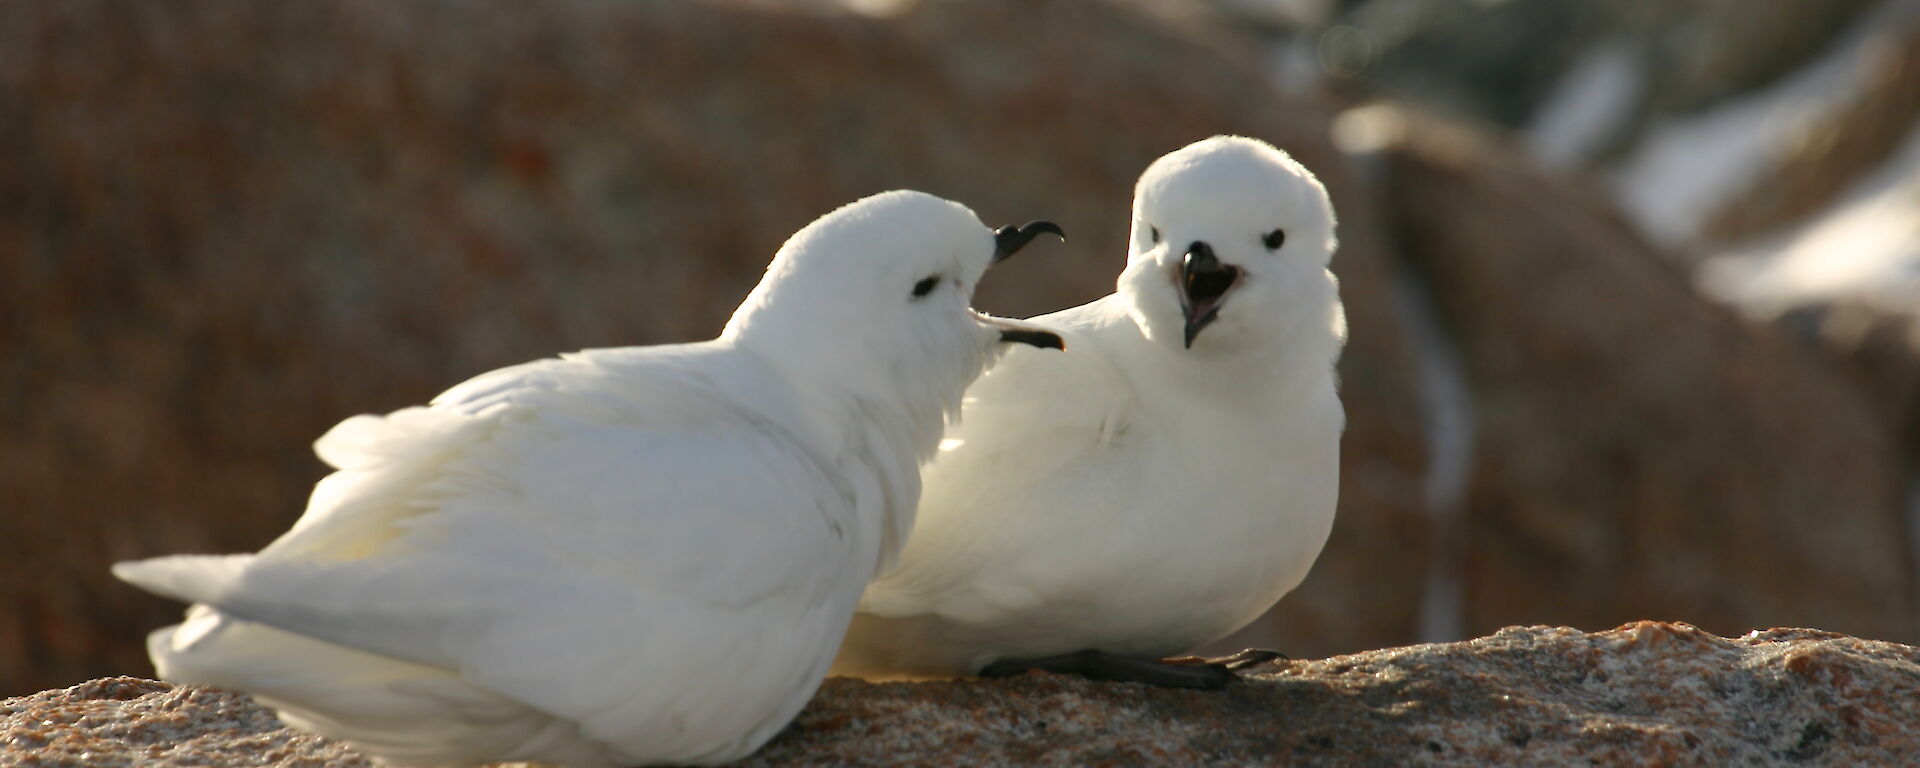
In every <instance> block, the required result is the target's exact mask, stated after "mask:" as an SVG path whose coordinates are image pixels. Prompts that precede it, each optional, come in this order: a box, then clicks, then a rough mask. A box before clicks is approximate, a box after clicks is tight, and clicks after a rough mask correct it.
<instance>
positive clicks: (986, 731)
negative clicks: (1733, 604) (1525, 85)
mask: <svg viewBox="0 0 1920 768" xmlns="http://www.w3.org/2000/svg"><path fill="white" fill-rule="evenodd" d="M1915 761H1920V648H1914V647H1911V646H1905V645H1897V644H1894V643H1884V642H1876V641H1871V640H1860V639H1856V638H1853V637H1848V636H1845V635H1838V634H1834V633H1829V632H1821V631H1816V630H1806V629H1773V630H1766V631H1763V632H1755V633H1750V634H1748V635H1746V636H1743V637H1739V638H1732V639H1729V638H1723V637H1718V636H1715V635H1711V634H1708V633H1706V632H1702V631H1700V630H1698V629H1695V628H1693V627H1691V626H1688V625H1685V624H1668V623H1658V622H1637V623H1634V624H1628V625H1625V626H1622V627H1619V628H1617V629H1614V630H1610V631H1606V632H1593V633H1583V632H1579V631H1577V630H1573V629H1569V628H1565V627H1509V628H1506V629H1503V630H1501V631H1499V632H1497V633H1495V634H1493V635H1490V636H1487V637H1481V638H1478V639H1475V640H1470V641H1465V642H1458V643H1444V644H1434V645H1417V646H1408V647H1401V648H1389V649H1385V650H1379V651H1369V652H1365V653H1357V654H1351V655H1346V656H1335V657H1331V658H1325V659H1316V660H1311V661H1306V660H1303V661H1280V662H1276V663H1273V664H1270V665H1268V666H1265V667H1260V668H1256V669H1255V670H1253V671H1252V672H1251V674H1249V675H1248V678H1247V679H1246V681H1244V682H1243V683H1241V684H1238V685H1234V686H1231V687H1229V688H1228V689H1226V690H1225V691H1220V692H1196V691H1174V690H1165V689H1153V688H1147V687H1144V686H1140V685H1134V684H1107V683H1092V682H1087V681H1083V680H1079V679H1077V678H1066V677H1058V676H1053V675H1046V674H1042V673H1031V674H1029V675H1026V676H1023V677H1018V678H1012V679H1006V680H997V681H982V680H956V681H948V682H928V683H884V684H874V683H867V682H862V681H858V680H846V679H833V680H829V681H827V684H826V685H825V686H824V687H823V688H822V689H821V692H820V695H819V696H818V697H817V698H816V699H815V700H814V701H813V703H812V704H810V705H809V706H808V707H807V709H806V710H805V711H803V712H802V713H801V714H800V717H799V719H798V720H797V721H796V723H795V725H794V726H793V727H792V728H790V729H788V731H786V732H785V733H783V734H782V735H781V736H779V737H778V738H776V739H775V740H774V741H773V742H772V743H771V744H769V745H768V746H767V747H766V748H765V749H764V750H763V751H762V752H761V753H759V754H758V755H755V756H753V757H751V758H749V759H748V760H746V761H744V762H743V763H741V765H750V766H767V767H769V768H771V767H773V766H868V765H871V766H883V765H906V764H910V765H924V766H949V765H951V766H961V765H967V766H974V765H1010V766H1011V765H1085V766H1099V765H1112V766H1123V765H1124V766H1135V765H1168V766H1173V765H1180V766H1194V765H1218V766H1238V765H1273V764H1286V765H1342V766H1382V767H1385V766H1405V765H1424V766H1509V765H1511V766H1518V765H1527V766H1594V765H1600V766H1614V765H1622V766H1624V765H1634V766H1644V765H1669V766H1684V765H1699V766H1720V765H1749V766H1796V765H1911V764H1914V763H1915ZM0 763H6V764H8V765H18V766H35V767H45V768H53V767H55V766H60V767H63V768H64V767H65V766H73V767H75V768H79V767H80V766H86V768H120V767H121V766H133V765H140V766H151V767H152V768H162V767H167V766H216V767H218V766H285V767H287V768H292V767H293V766H302V767H311V768H321V767H323V766H324V767H326V768H361V767H362V766H367V765H368V763H367V762H366V761H365V760H364V759H362V758H361V757H359V756H358V755H355V754H354V753H352V752H349V751H347V750H345V749H344V748H342V747H341V746H339V745H337V744H334V743H331V742H328V741H327V740H325V739H321V738H319V737H315V736H310V735H306V734H302V733H298V732H295V731H291V730H289V729H285V728H282V727H279V726H278V725H277V722H276V721H275V720H274V718H273V715H272V713H271V712H269V711H267V710H264V709H261V708H260V707H258V706H256V705H254V704H253V703H252V702H251V700H250V699H248V698H246V697H244V696H240V695H237V694H231V693H226V692H221V691H216V690H211V689H203V688H191V687H174V686H170V685H168V684H165V683H157V682H152V681H146V680H138V679H134V678H114V679H106V680H95V681H93V682H89V683H86V684H83V685H79V686H75V687H72V688H68V689H65V690H55V691H47V692H44V693H40V694H37V695H34V696H27V697H22V698H14V699H7V700H5V701H0Z"/></svg>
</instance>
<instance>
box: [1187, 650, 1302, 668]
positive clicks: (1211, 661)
mask: <svg viewBox="0 0 1920 768" xmlns="http://www.w3.org/2000/svg"><path fill="white" fill-rule="evenodd" d="M1292 660H1293V658H1292V657H1290V656H1288V655H1286V654H1284V653H1281V652H1279V651H1276V650H1273V649H1272V648H1248V649H1246V650H1244V651H1241V652H1239V653H1233V654H1228V655H1226V656H1210V657H1202V656H1180V657H1177V658H1171V659H1162V660H1161V661H1162V662H1164V663H1167V664H1183V665H1188V666H1204V667H1220V668H1221V669H1227V670H1232V671H1234V672H1238V671H1240V670H1243V669H1249V668H1252V667H1257V666H1260V665H1262V664H1271V663H1273V662H1276V661H1292Z"/></svg>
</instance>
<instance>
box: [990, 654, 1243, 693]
mask: <svg viewBox="0 0 1920 768" xmlns="http://www.w3.org/2000/svg"><path fill="white" fill-rule="evenodd" d="M1036 669H1037V670H1040V671H1043V672H1052V673H1054V674H1059V675H1078V676H1080V677H1084V678H1087V679H1089V680H1098V681H1100V682H1107V683H1146V684H1148V685H1155V686H1159V687H1162V688H1190V689H1197V690H1203V691H1212V690H1219V689H1221V688H1224V687H1226V686H1227V685H1228V684H1229V683H1232V682H1234V681H1236V680H1239V679H1240V676H1239V675H1236V674H1234V673H1233V670H1231V669H1228V668H1227V667H1225V666H1223V665H1214V664H1180V663H1168V662H1164V661H1161V660H1159V659H1134V658H1128V657H1125V656H1115V655H1113V654H1110V653H1103V652H1100V651H1091V650H1089V651H1079V652H1076V653H1066V654H1061V655H1059V656H1048V657H1046V658H1041V659H1028V660H1021V661H1012V660H1001V661H996V662H994V663H992V664H988V665H987V666H986V667H985V668H982V669H981V670H980V672H979V675H980V676H981V677H987V678H994V677H1012V676H1014V675H1019V674H1023V673H1026V672H1031V671H1033V670H1036Z"/></svg>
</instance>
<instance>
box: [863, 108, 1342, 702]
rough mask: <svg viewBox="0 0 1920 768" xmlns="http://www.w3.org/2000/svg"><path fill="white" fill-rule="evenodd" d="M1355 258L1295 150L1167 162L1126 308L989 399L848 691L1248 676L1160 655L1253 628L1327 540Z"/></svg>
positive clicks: (966, 429)
mask: <svg viewBox="0 0 1920 768" xmlns="http://www.w3.org/2000/svg"><path fill="white" fill-rule="evenodd" d="M1334 247H1335V237H1334V214H1333V207H1332V203H1331V202H1330V201H1329V200H1328V198H1327V194H1326V190H1325V189H1324V188H1322V187H1321V185H1320V183H1319V181H1317V180H1316V179H1315V178H1314V176H1313V174H1312V173H1311V172H1309V171H1308V170H1307V169H1306V168H1305V167H1302V166H1301V165H1300V164H1299V163H1298V162H1296V161H1294V160H1293V159H1292V158H1291V157H1289V156H1288V155H1287V154H1286V153H1284V152H1282V151H1280V150H1279V149H1276V148H1274V147H1272V146H1271V145H1268V144H1266V143H1264V142H1260V141H1257V140H1253V139H1247V138H1238V137H1214V138H1211V139H1207V140H1205V141H1201V142H1198V143H1195V144H1192V145H1189V146H1187V147H1185V148H1182V149H1180V150H1177V151H1175V152H1172V153H1170V154H1168V155H1166V156H1164V157H1162V158H1160V159H1159V160H1157V161H1155V162H1154V163H1153V164H1152V165H1151V166H1149V167H1148V168H1147V170H1146V171H1145V173H1144V174H1142V176H1141V177H1140V181H1139V184H1138V186H1137V187H1136V189H1135V199H1134V208H1133V236H1132V240H1131V247H1130V249H1129V254H1128V260H1127V267H1126V270H1125V271H1124V272H1122V273H1121V275H1120V277H1119V280H1118V290H1117V292H1115V293H1114V294H1112V295H1109V296H1106V297H1104V298H1101V299H1099V300H1096V301H1094V302H1092V303H1089V304H1085V305H1082V306H1079V307H1074V308H1072V309H1067V310H1064V311H1061V312H1057V313H1054V314H1050V315H1044V316H1041V317H1037V318H1034V321H1035V322H1038V323H1041V324H1044V325H1047V326H1049V327H1051V328H1054V329H1055V330H1058V331H1060V332H1061V335H1062V336H1063V337H1064V338H1065V339H1066V343H1067V346H1068V349H1070V350H1071V351H1070V352H1068V353H1067V354H1063V355H1054V356H1051V357H1049V358H1047V359H1042V358H1041V357H1039V356H1036V355H1032V354H1024V353H1025V350H1015V351H1014V352H1012V353H1011V354H1009V355H1008V356H1007V357H1006V358H1005V359H1003V360H1002V361H1001V362H1000V363H999V364H998V365H996V366H995V367H994V369H993V370H992V371H990V372H988V373H987V374H986V375H985V376H983V377H982V378H981V379H980V380H979V381H978V382H976V383H975V384H974V386H973V387H972V388H971V389H970V390H969V391H968V392H967V397H966V400H965V404H964V406H963V410H962V417H961V418H960V420H959V421H957V422H956V423H955V424H953V425H952V426H951V427H949V429H948V431H947V433H946V436H945V440H944V441H943V443H942V447H941V452H940V453H939V455H938V456H937V457H936V458H935V459H934V460H933V461H932V462H931V463H929V464H928V465H927V466H926V467H925V468H924V469H923V470H922V477H923V482H924V483H925V490H924V492H923V494H922V496H921V501H920V514H919V517H918V521H917V522H916V524H915V528H914V531H913V534H912V536H911V537H910V538H909V539H908V542H907V546H906V549H905V551H904V552H903V553H902V554H901V559H900V564H899V566H898V567H897V568H895V569H893V570H891V571H889V572H884V573H882V574H881V576H880V577H879V578H877V579H876V580H875V582H874V583H873V584H872V585H870V586H868V588H867V591H866V594H865V596H864V597H863V598H862V599H861V603H860V610H859V613H858V614H856V616H855V617H854V622H853V626H852V628H851V629H850V630H849V632H848V635H847V639H846V642H845V644H844V645H843V646H842V649H841V653H840V656H839V658H838V660H837V661H836V663H835V668H834V674H841V675H854V676H862V677H871V678H881V679H885V678H914V677H937V676H954V675H964V674H984V675H988V676H997V675H1002V674H1012V673H1015V672H1019V671H1024V670H1026V669H1029V668H1042V669H1049V670H1053V671H1057V672H1075V673H1080V674H1086V675H1088V676H1093V677H1098V678H1102V679H1131V680H1140V681H1144V682H1154V683H1159V684H1164V685H1178V686H1193V687H1213V686H1216V685H1219V684H1222V683H1224V682H1225V681H1226V680H1228V679H1230V678H1231V677H1232V676H1233V675H1232V673H1231V671H1229V669H1228V668H1229V667H1230V666H1234V665H1229V664H1226V663H1219V664H1214V665H1211V666H1204V665H1192V664H1191V663H1189V664H1188V665H1179V666H1175V665H1168V664H1163V663H1160V662H1159V661H1158V659H1159V658H1160V657H1162V656H1166V655H1169V654H1175V653H1180V652H1184V651H1188V650H1190V649H1192V648H1194V647H1196V646H1199V645H1201V644H1204V643H1208V642H1211V641H1213V640H1217V639H1219V638H1222V637H1224V636H1226V635H1227V634H1229V633H1231V632H1233V631H1234V630H1236V629H1239V628H1240V627H1242V626H1245V625H1247V624H1248V623H1250V622H1252V621H1253V620H1254V619H1255V618H1257V617H1259V616H1260V615H1261V614H1262V613H1263V612H1265V611H1266V610H1267V609H1268V608H1269V607H1270V606H1272V605H1273V604H1274V603H1275V602H1277V601H1278V600H1279V599H1280V598H1281V597H1282V596H1283V595H1285V594H1286V593H1287V592H1289V591H1291V590H1292V589H1293V588H1294V587H1295V586H1297V585H1299V583H1300V581H1301V579H1303V578H1305V577H1306V574H1307V571H1308V569H1309V568H1310V567H1311V566H1312V565H1313V561H1314V559H1315V558H1316V557H1317V556H1318V555H1319V552H1320V548H1321V547H1322V545H1324V544H1325V543H1326V539H1327V534H1328V532H1329V530H1330V529H1331V527H1332V522H1333V514H1334V502H1335V498H1336V496H1337V493H1338V485H1339V473H1340V465H1339V442H1340V433H1341V431H1342V429H1343V428H1344V426H1345V422H1346V416H1345V413H1344V411H1343V410H1342V408H1341V404H1340V399H1339V395H1338V394H1337V392H1336V390H1335V381H1334V363H1335V361H1336V360H1337V359H1338V357H1339V354H1340V350H1341V347H1342V346H1343V345H1344V344H1345V340H1346V322H1345V316H1344V314H1343V310H1342V308H1341V305H1340V299H1339V285H1338V282H1337V281H1336V280H1335V278H1334V276H1333V274H1332V273H1331V272H1330V271H1328V269H1327V265H1328V262H1329V260H1330V259H1331V257H1332V253H1333V250H1334Z"/></svg>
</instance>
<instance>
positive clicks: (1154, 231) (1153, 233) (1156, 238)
mask: <svg viewBox="0 0 1920 768" xmlns="http://www.w3.org/2000/svg"><path fill="white" fill-rule="evenodd" d="M1147 236H1148V237H1151V238H1153V242H1156V243H1157V242H1160V228H1159V227H1156V226H1153V225H1151V224H1149V225H1147Z"/></svg>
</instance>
